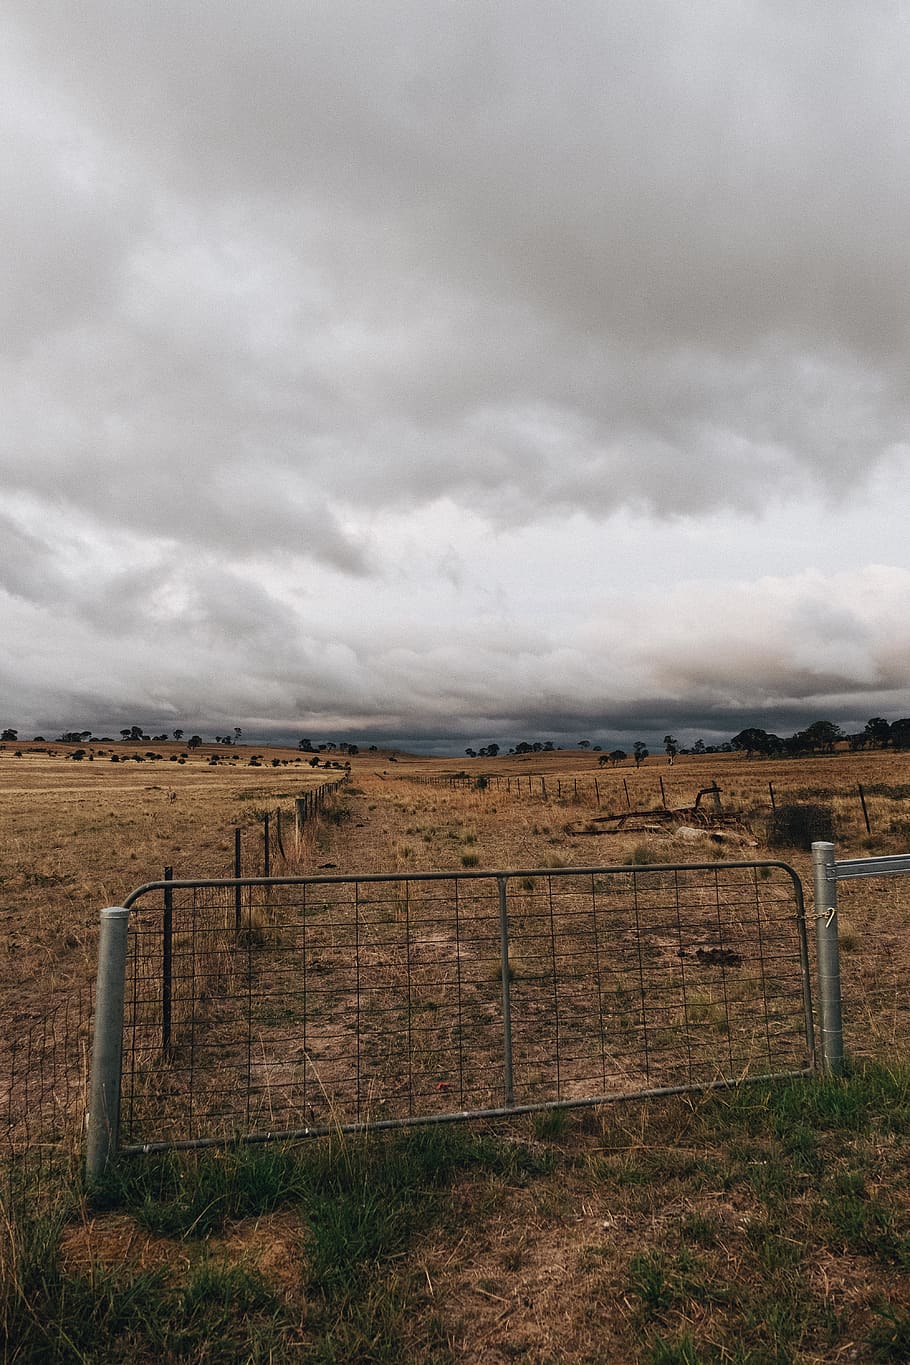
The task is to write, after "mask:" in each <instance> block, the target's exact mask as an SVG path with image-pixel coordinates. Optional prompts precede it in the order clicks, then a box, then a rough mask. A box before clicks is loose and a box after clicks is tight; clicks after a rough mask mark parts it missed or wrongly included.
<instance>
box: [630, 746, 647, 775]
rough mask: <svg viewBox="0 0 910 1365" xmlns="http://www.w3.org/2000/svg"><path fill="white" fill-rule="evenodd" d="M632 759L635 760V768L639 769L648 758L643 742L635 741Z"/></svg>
mask: <svg viewBox="0 0 910 1365" xmlns="http://www.w3.org/2000/svg"><path fill="white" fill-rule="evenodd" d="M632 757H633V758H634V759H635V766H636V768H640V767H641V765H642V764H643V763H644V761H645V759H646V758H647V757H648V746H647V744H645V742H644V740H641V739H637V740H636V741H635V743H634V744H633V745H632Z"/></svg>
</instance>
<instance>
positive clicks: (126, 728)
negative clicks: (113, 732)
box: [120, 726, 130, 740]
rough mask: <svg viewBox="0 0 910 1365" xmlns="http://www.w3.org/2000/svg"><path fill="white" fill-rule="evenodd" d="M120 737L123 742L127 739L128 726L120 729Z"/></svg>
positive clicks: (128, 733)
mask: <svg viewBox="0 0 910 1365" xmlns="http://www.w3.org/2000/svg"><path fill="white" fill-rule="evenodd" d="M120 735H121V738H122V739H124V740H127V739H129V737H130V729H129V726H125V727H124V729H122V730H121V731H120Z"/></svg>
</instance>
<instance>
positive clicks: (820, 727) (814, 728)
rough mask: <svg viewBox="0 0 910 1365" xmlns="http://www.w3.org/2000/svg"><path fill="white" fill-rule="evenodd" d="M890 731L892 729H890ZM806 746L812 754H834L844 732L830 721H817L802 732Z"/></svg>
mask: <svg viewBox="0 0 910 1365" xmlns="http://www.w3.org/2000/svg"><path fill="white" fill-rule="evenodd" d="M889 729H890V727H889ZM802 737H803V740H804V742H805V746H806V748H807V749H809V750H810V752H811V753H818V752H819V751H821V752H822V753H826V754H830V753H833V752H834V746H835V744H836V743H837V741H838V740H839V739H843V737H844V732H843V730H842V729H841V728H840V726H839V725H835V724H834V722H833V721H830V720H816V721H814V722H813V724H812V725H810V726H809V727H808V728H807V729H806V730H803V731H802Z"/></svg>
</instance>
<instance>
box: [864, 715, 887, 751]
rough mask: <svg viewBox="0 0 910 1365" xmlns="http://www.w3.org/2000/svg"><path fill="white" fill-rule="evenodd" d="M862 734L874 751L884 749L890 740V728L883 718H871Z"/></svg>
mask: <svg viewBox="0 0 910 1365" xmlns="http://www.w3.org/2000/svg"><path fill="white" fill-rule="evenodd" d="M863 733H864V734H865V736H866V738H867V740H868V741H869V743H870V744H871V745H872V746H873V747H874V748H876V749H884V747H885V745H886V744H888V743H889V742H890V740H891V726H890V725H889V724H888V722H887V721H886V720H885V718H884V716H873V717H872V719H871V720H867V721H866V727H865V730H864V731H863Z"/></svg>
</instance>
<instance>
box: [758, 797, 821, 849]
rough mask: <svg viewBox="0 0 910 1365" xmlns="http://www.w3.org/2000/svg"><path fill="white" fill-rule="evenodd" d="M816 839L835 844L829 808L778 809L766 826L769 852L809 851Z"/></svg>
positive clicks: (797, 807) (780, 807) (795, 807)
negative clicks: (775, 850) (781, 849)
mask: <svg viewBox="0 0 910 1365" xmlns="http://www.w3.org/2000/svg"><path fill="white" fill-rule="evenodd" d="M817 839H826V840H828V841H829V842H833V840H834V811H833V810H832V809H831V807H830V806H815V805H804V806H779V807H778V808H777V810H776V811H774V813H773V814H772V816H771V819H770V820H769V822H768V843H769V844H770V846H771V847H772V848H802V849H806V850H809V849H810V848H811V847H812V844H813V843H814V842H815V840H817Z"/></svg>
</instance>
